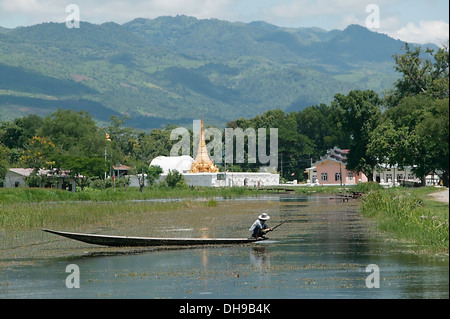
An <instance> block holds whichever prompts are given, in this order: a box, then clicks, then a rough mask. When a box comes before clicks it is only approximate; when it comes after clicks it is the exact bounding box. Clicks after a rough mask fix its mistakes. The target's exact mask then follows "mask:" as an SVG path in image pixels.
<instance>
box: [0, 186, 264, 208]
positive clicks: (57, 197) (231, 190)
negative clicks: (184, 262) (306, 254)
mask: <svg viewBox="0 0 450 319" xmlns="http://www.w3.org/2000/svg"><path fill="white" fill-rule="evenodd" d="M241 195H256V191H254V190H252V189H247V188H243V187H228V188H215V187H204V188H202V187H196V188H181V187H180V188H169V187H147V188H144V191H143V192H140V191H139V188H137V187H129V188H127V189H126V190H125V189H123V188H116V189H115V190H114V189H112V188H108V189H106V190H96V189H89V188H86V189H85V190H84V191H78V192H75V193H72V192H67V191H63V190H57V189H44V188H25V187H19V188H0V204H2V203H30V202H59V201H97V202H104V201H125V200H146V199H155V198H193V197H199V196H204V197H213V196H223V197H233V196H241Z"/></svg>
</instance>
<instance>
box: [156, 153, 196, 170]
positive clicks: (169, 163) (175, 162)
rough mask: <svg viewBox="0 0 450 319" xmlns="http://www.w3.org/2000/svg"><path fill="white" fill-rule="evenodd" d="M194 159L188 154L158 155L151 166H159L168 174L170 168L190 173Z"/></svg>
mask: <svg viewBox="0 0 450 319" xmlns="http://www.w3.org/2000/svg"><path fill="white" fill-rule="evenodd" d="M193 162H194V159H193V158H192V157H190V156H188V155H183V156H170V157H167V156H158V157H155V158H154V159H153V160H152V162H151V163H150V166H159V167H161V168H162V169H163V174H168V173H169V170H177V171H178V172H179V173H181V174H186V173H189V170H190V169H191V166H192V163H193Z"/></svg>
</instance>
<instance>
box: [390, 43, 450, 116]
mask: <svg viewBox="0 0 450 319" xmlns="http://www.w3.org/2000/svg"><path fill="white" fill-rule="evenodd" d="M405 50H406V52H405V53H404V54H402V55H400V54H395V55H394V56H393V57H394V60H395V63H396V65H395V70H396V71H397V72H399V73H401V74H402V77H401V78H400V79H399V80H398V81H397V82H396V83H395V85H394V90H393V91H392V92H391V93H390V95H388V105H389V106H390V107H392V106H395V105H397V104H398V102H399V101H400V100H401V99H402V98H404V97H408V96H413V95H418V94H425V95H428V96H430V97H433V98H437V99H444V98H448V97H449V53H448V42H447V43H446V44H445V45H444V47H443V48H439V49H438V50H437V52H435V51H434V50H433V49H427V50H425V52H423V51H422V48H421V47H416V48H414V49H412V48H411V47H410V46H409V45H408V43H406V44H405Z"/></svg>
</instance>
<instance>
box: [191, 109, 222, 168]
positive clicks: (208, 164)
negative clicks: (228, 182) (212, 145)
mask: <svg viewBox="0 0 450 319" xmlns="http://www.w3.org/2000/svg"><path fill="white" fill-rule="evenodd" d="M204 132H205V125H204V122H203V116H202V119H201V122H200V141H199V143H198V151H197V156H196V157H195V160H194V162H193V163H192V166H191V170H190V171H189V173H217V172H218V171H219V169H218V168H217V167H216V166H215V165H214V163H213V162H212V161H211V159H210V158H209V155H208V149H207V147H206V142H205V134H204Z"/></svg>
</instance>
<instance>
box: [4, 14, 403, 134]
mask: <svg viewBox="0 0 450 319" xmlns="http://www.w3.org/2000/svg"><path fill="white" fill-rule="evenodd" d="M402 45H403V43H402V42H401V41H397V40H394V39H391V38H389V37H388V36H386V35H383V34H378V33H375V32H371V31H369V30H367V29H365V28H363V27H361V26H357V25H351V26H349V27H348V28H346V29H345V30H343V31H338V30H333V31H325V30H322V29H319V28H298V29H297V28H281V27H278V26H275V25H271V24H268V23H266V22H261V21H258V22H252V23H247V24H246V23H231V22H227V21H221V20H215V19H211V20H198V19H196V18H192V17H187V16H177V17H159V18H156V19H152V20H150V19H135V20H133V21H130V22H128V23H125V24H123V25H119V24H116V23H104V24H102V25H94V24H90V23H86V22H84V23H83V22H82V23H81V25H80V28H79V29H75V28H74V29H68V28H66V25H65V24H64V23H61V24H58V23H44V24H39V25H35V26H31V27H20V28H15V29H5V28H1V29H0V110H1V112H0V120H7V119H11V118H14V117H18V116H21V115H24V114H28V113H36V114H39V115H45V114H48V113H49V112H52V111H54V110H56V109H57V108H58V107H61V108H73V109H84V110H87V111H89V112H91V114H92V115H93V116H94V117H95V118H96V119H97V120H99V121H100V122H101V121H108V119H109V116H110V115H120V114H126V115H128V116H129V117H131V119H129V120H128V121H127V124H128V125H131V126H135V127H141V128H151V127H157V126H161V125H164V124H167V123H168V122H170V123H175V124H186V123H191V124H192V119H193V118H194V119H197V118H199V117H200V116H201V115H203V116H204V118H205V120H206V121H207V123H208V124H211V125H224V124H225V123H226V122H227V121H230V120H233V119H236V118H239V117H252V116H254V115H256V114H261V113H262V112H264V111H266V110H269V109H273V108H281V109H283V110H285V111H293V110H299V109H301V108H303V107H306V106H309V105H312V104H318V103H321V102H323V103H328V102H330V101H331V100H332V98H333V96H334V94H336V93H346V92H348V91H349V90H351V89H373V90H376V91H378V92H382V91H383V90H384V89H387V88H390V87H391V86H392V83H393V81H394V80H395V78H396V77H397V75H396V74H395V73H394V70H393V65H394V61H393V59H392V55H393V54H394V53H399V52H400V49H401V47H402Z"/></svg>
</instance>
